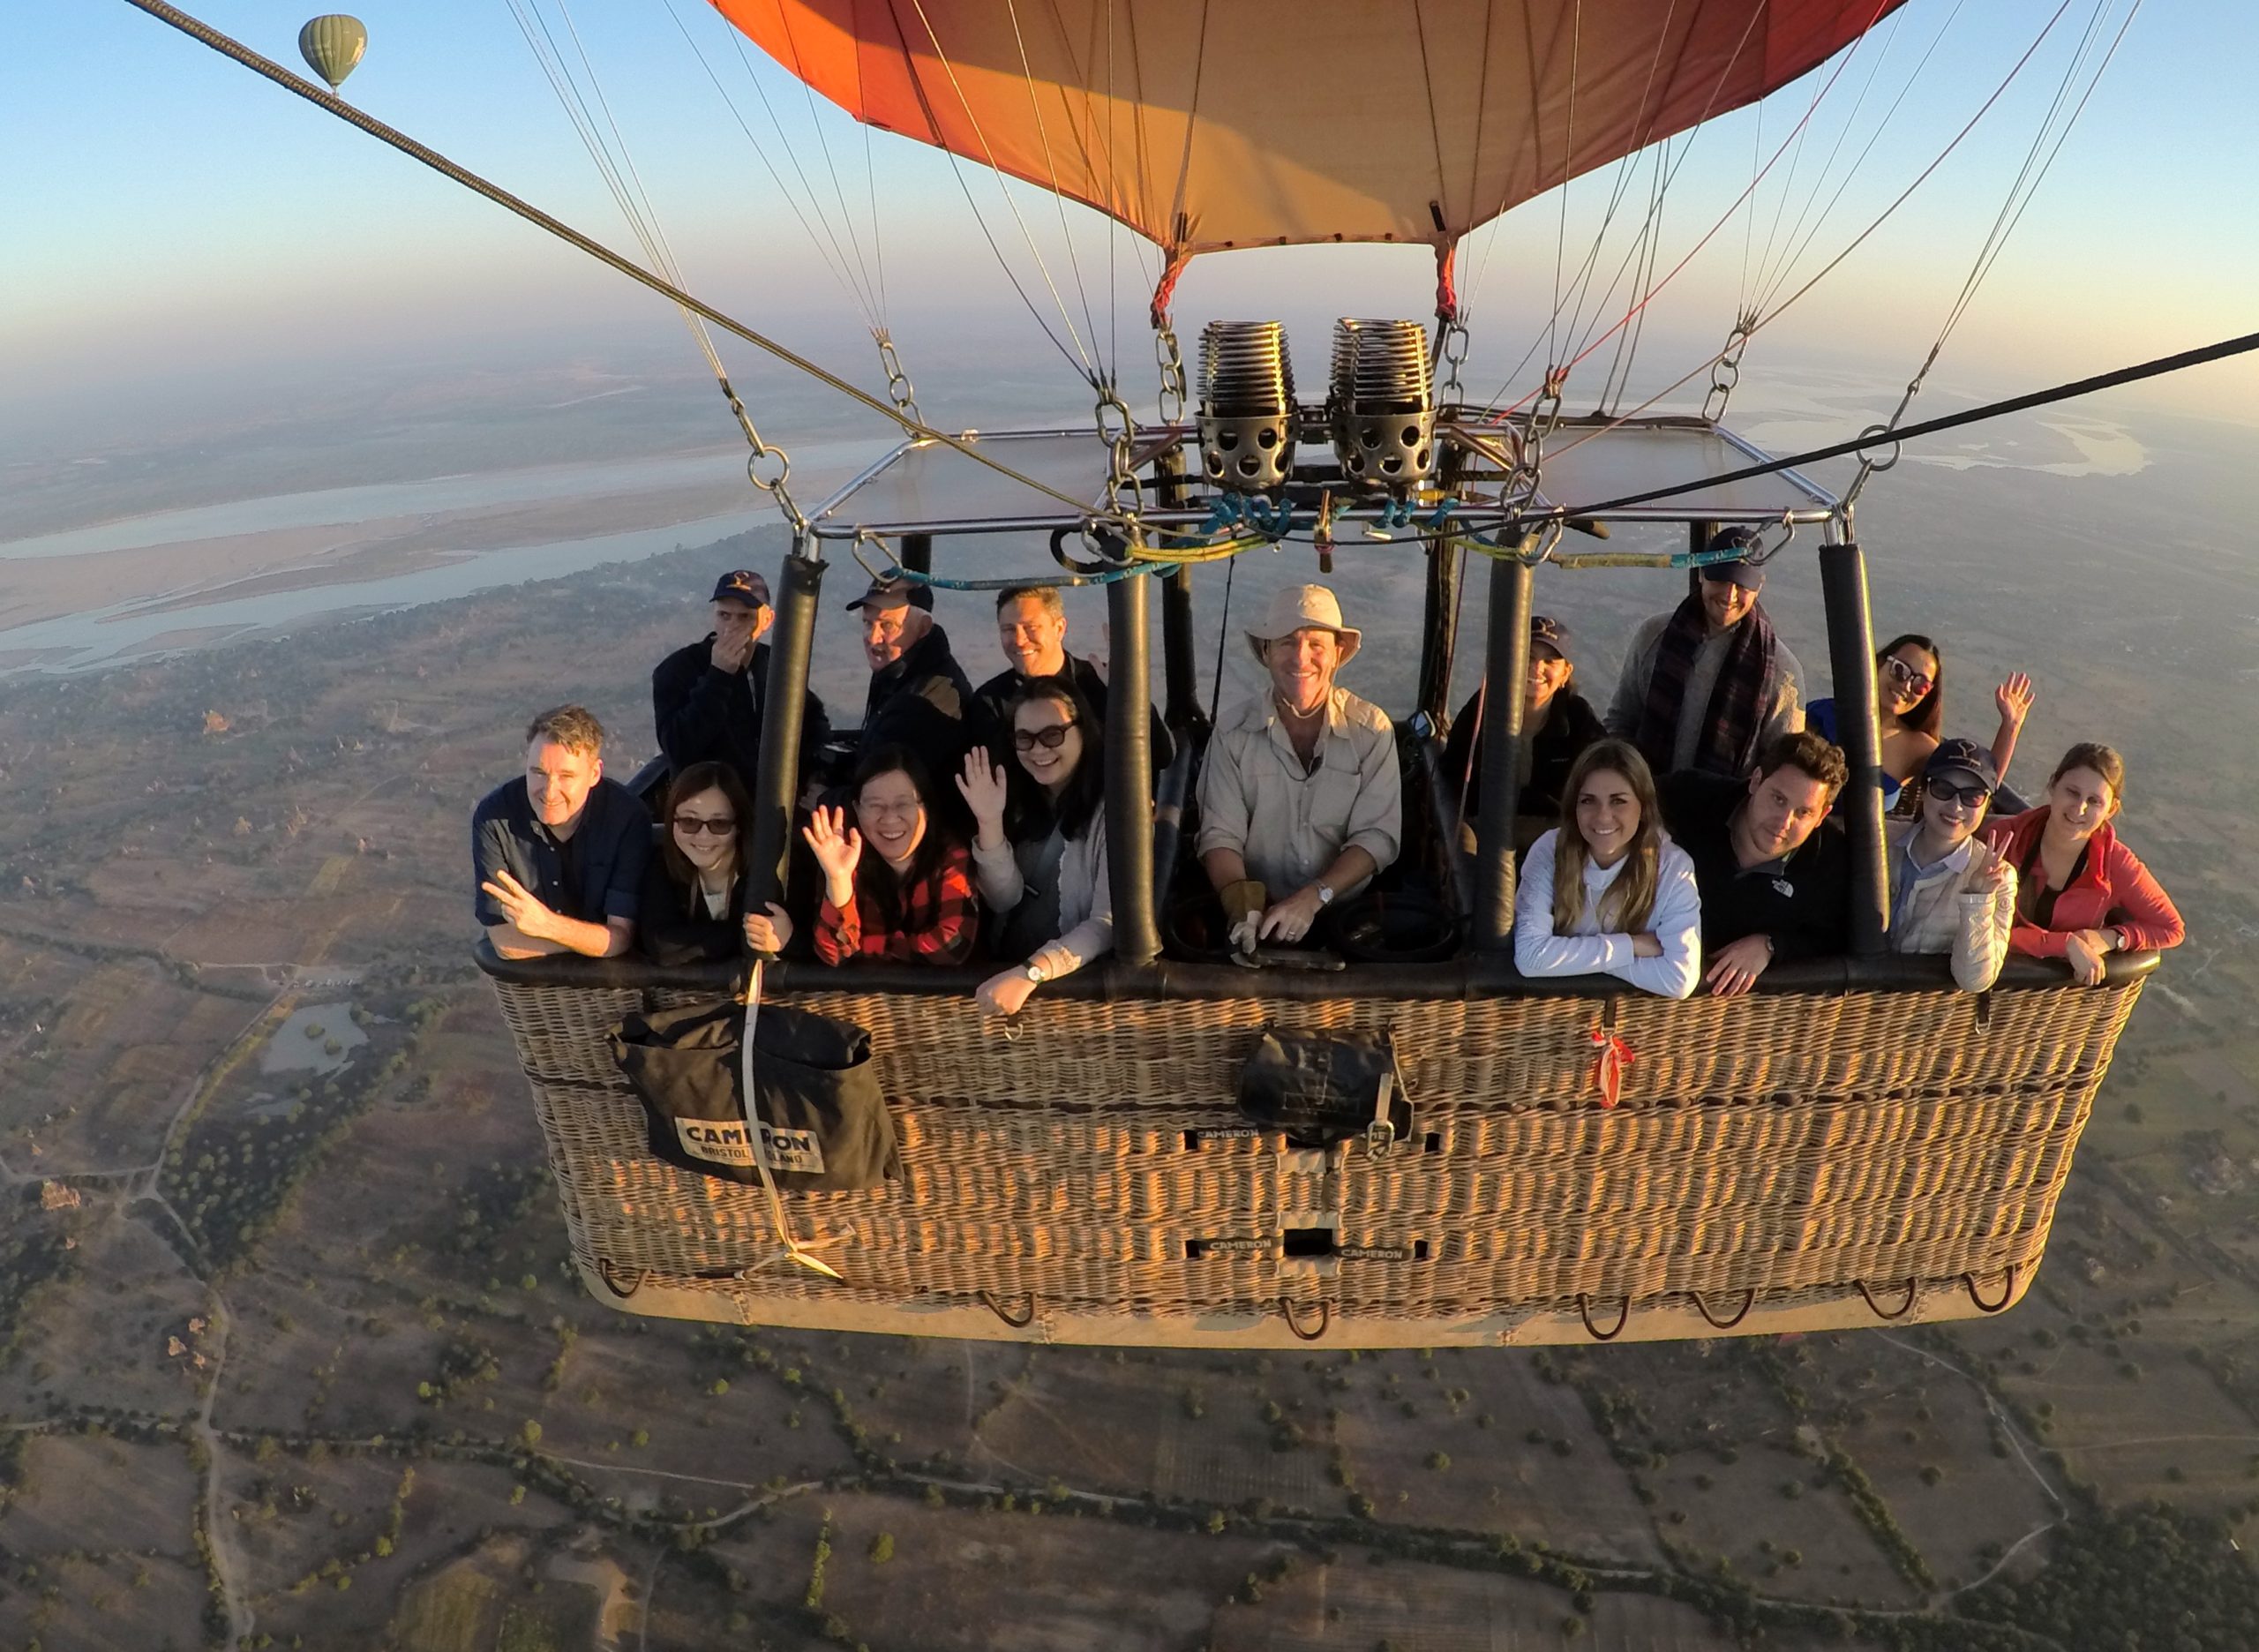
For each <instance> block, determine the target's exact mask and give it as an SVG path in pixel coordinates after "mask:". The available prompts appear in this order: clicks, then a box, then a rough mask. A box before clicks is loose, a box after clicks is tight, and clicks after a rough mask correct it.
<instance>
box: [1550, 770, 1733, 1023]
mask: <svg viewBox="0 0 2259 1652" xmlns="http://www.w3.org/2000/svg"><path fill="white" fill-rule="evenodd" d="M1514 965H1515V967H1516V968H1518V969H1520V971H1521V972H1522V973H1523V974H1525V975H1532V976H1544V975H1603V974H1604V975H1613V976H1615V977H1616V978H1617V980H1622V981H1625V982H1627V983H1629V984H1630V985H1632V986H1633V987H1638V988H1639V989H1640V991H1641V992H1650V993H1654V994H1656V995H1658V996H1661V997H1664V998H1685V997H1687V996H1689V995H1692V992H1693V991H1694V987H1695V983H1696V982H1697V981H1699V980H1700V979H1701V975H1702V901H1701V897H1700V894H1699V893H1698V892H1697V890H1696V889H1695V883H1694V862H1693V861H1692V860H1690V859H1689V858H1688V856H1687V853H1686V852H1685V850H1684V849H1681V848H1680V847H1679V846H1678V845H1677V844H1675V843H1673V842H1671V841H1670V837H1668V836H1666V835H1665V834H1664V831H1663V830H1662V810H1661V809H1660V808H1659V807H1657V805H1656V803H1655V777H1654V775H1652V774H1651V773H1649V772H1648V770H1647V759H1646V758H1644V757H1642V756H1640V753H1639V748H1638V747H1634V746H1633V745H1632V743H1631V742H1630V741H1628V740H1602V741H1600V742H1599V743H1598V744H1596V745H1594V746H1590V747H1587V748H1586V749H1585V752H1584V754H1583V755H1581V756H1580V757H1579V758H1578V759H1577V761H1576V765H1575V767H1573V768H1572V769H1571V770H1570V771H1569V780H1568V785H1566V786H1565V788H1564V790H1563V793H1562V798H1561V823H1560V824H1559V825H1558V826H1557V827H1555V828H1554V829H1553V830H1550V831H1549V832H1547V833H1546V834H1545V835H1544V836H1543V837H1540V838H1539V839H1538V840H1537V841H1536V842H1535V844H1533V845H1530V851H1529V858H1528V860H1526V861H1525V862H1524V863H1523V865H1522V869H1521V887H1520V892H1519V893H1518V894H1517V895H1516V896H1515V898H1514Z"/></svg>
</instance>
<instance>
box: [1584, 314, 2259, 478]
mask: <svg viewBox="0 0 2259 1652" xmlns="http://www.w3.org/2000/svg"><path fill="white" fill-rule="evenodd" d="M2253 350H2259V333H2247V334H2244V335H2243V336H2242V337H2241V338H2232V339H2223V340H2221V341H2220V342H2218V343H2217V344H2207V345H2205V346H2204V347H2203V349H2192V350H2183V351H2181V352H2180V354H2179V355H2178V356H2160V357H2158V358H2157V359H2156V360H2155V361H2147V362H2143V363H2142V364H2141V365H2139V366H2138V367H2120V368H2119V369H2118V370H2117V371H2116V372H2106V373H2098V374H2097V375H2096V376H2095V377H2093V378H2091V379H2077V380H2075V381H2074V382H2072V383H2070V384H2062V385H2057V386H2056V387H2054V388H2053V389H2052V390H2034V391H2032V392H2030V394H2027V395H2020V396H2015V397H2012V398H2010V399H2009V400H2008V401H2006V402H1986V403H1985V405H1984V406H1983V407H1979V408H1971V409H1969V410H1968V411H1967V412H1965V413H1948V414H1947V415H1946V416H1945V417H1942V418H1933V419H1925V420H1924V421H1923V422H1922V423H1921V424H1908V425H1904V426H1902V427H1900V428H1897V429H1885V430H1879V431H1874V432H1865V433H1862V434H1860V435H1857V436H1854V437H1852V438H1851V439H1850V440H1849V441H1840V442H1837V443H1835V446H1833V447H1815V448H1813V449H1812V450H1811V451H1810V452H1809V453H1800V454H1790V455H1789V456H1788V457H1787V458H1785V459H1774V460H1769V461H1767V462H1766V463H1764V464H1754V465H1745V466H1744V467H1743V468H1742V469H1738V470H1728V471H1726V472H1724V473H1723V474H1722V475H1720V476H1707V477H1697V478H1695V479H1694V480H1693V481H1691V482H1676V483H1673V484H1671V485H1670V486H1669V487H1660V488H1649V489H1648V490H1647V492H1644V493H1625V494H1622V495H1620V496H1618V497H1617V498H1615V499H1602V500H1600V501H1599V502H1597V503H1596V504H1590V505H1576V506H1572V507H1563V508H1561V509H1559V510H1557V511H1556V512H1555V513H1554V514H1557V515H1560V516H1597V515H1601V514H1604V513H1606V512H1609V511H1615V510H1623V509H1625V508H1627V507H1631V506H1633V505H1645V504H1647V503H1648V502H1649V501H1650V500H1653V499H1672V498H1675V497H1676V496H1677V495H1678V494H1681V493H1694V492H1700V491H1701V490H1702V489H1704V488H1709V487H1720V486H1722V485H1724V484H1726V483H1729V482H1745V481H1747V480H1748V479H1749V478H1750V477H1761V476H1770V475H1772V474H1773V473H1774V472H1775V471H1776V470H1792V469H1796V468H1797V466H1799V465H1808V464H1818V463H1819V462H1820V461H1821V460H1823V459H1841V458H1842V457H1843V455H1844V454H1855V453H1863V452H1865V450H1866V449H1868V448H1870V447H1883V446H1885V445H1886V444H1892V443H1897V442H1904V441H1911V440H1913V439H1914V438H1916V437H1918V436H1933V435H1935V434H1937V433H1938V432H1940V431H1949V430H1956V429H1958V428H1959V427H1960V426H1962V425H1963V424H1978V423H1979V422H1981V421H1983V420H1985V419H1991V418H2000V417H2005V416H2006V415H2008V414H2010V413H2021V412H2023V410H2024V409H2027V408H2036V407H2045V406H2047V405H2048V404H2049V403H2050V402H2068V401H2071V400H2073V399H2074V398H2075V397H2078V396H2083V395H2092V394H2095V393H2096V392H2098V391H2102V390H2114V389H2116V388H2117V387H2119V386H2120V385H2129V384H2139V383H2140V382H2141V381H2142V380H2143V379H2156V378H2160V377H2162V376H2163V375H2165V374H2166V373H2172V372H2180V371H2181V370H2182V369H2183V368H2187V367H2202V366H2203V365H2204V364H2206V363H2208V362H2216V361H2225V360H2227V359H2228V358H2229V357H2234V356H2244V355H2248V354H2249V353H2250V352H2251V351H2253Z"/></svg>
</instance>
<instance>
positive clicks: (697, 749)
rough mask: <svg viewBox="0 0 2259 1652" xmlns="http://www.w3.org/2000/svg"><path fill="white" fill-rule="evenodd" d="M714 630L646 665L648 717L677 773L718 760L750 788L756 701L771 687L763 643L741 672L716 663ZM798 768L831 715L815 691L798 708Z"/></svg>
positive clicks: (757, 727) (756, 743)
mask: <svg viewBox="0 0 2259 1652" xmlns="http://www.w3.org/2000/svg"><path fill="white" fill-rule="evenodd" d="M713 653H714V637H713V634H712V633H711V632H709V633H708V634H707V636H706V640H705V641H704V642H693V643H692V644H690V645H689V646H688V647H687V648H679V649H677V650H675V651H674V652H673V653H672V654H670V655H668V656H667V657H666V658H664V659H663V660H661V661H660V662H659V665H658V669H657V670H656V671H654V672H652V673H651V712H652V720H653V722H654V723H655V724H656V725H657V732H658V737H659V749H660V750H661V751H663V752H664V753H665V754H666V757H667V762H669V763H670V764H672V766H673V769H674V771H675V773H677V774H680V773H681V772H682V771H683V770H686V769H687V768H689V767H690V765H691V764H693V763H697V762H724V763H727V764H729V765H730V767H731V768H732V769H734V770H737V776H738V778H739V780H742V781H743V782H744V783H745V789H746V791H747V793H748V794H751V793H752V792H753V790H754V777H755V776H756V775H757V774H758V773H759V772H760V769H761V720H762V701H763V699H764V697H765V696H766V695H768V693H769V645H768V644H767V643H766V642H762V643H759V644H756V645H755V647H754V650H753V658H752V659H751V660H750V661H748V662H747V665H746V668H745V669H744V670H743V671H741V672H721V671H716V670H715V669H714V665H713ZM800 718H801V721H800V773H801V774H803V775H806V774H807V772H808V770H809V767H810V765H811V764H812V763H813V762H814V759H815V756H816V755H817V754H818V753H819V752H821V751H822V749H823V743H824V741H826V740H829V739H830V738H831V722H830V719H829V717H826V716H825V715H824V710H823V702H822V701H821V700H819V699H817V698H816V697H815V695H813V694H811V695H808V696H807V700H806V701H805V702H803V706H802V710H801V713H800Z"/></svg>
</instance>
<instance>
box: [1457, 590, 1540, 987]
mask: <svg viewBox="0 0 2259 1652" xmlns="http://www.w3.org/2000/svg"><path fill="white" fill-rule="evenodd" d="M1534 574H1535V569H1534V568H1532V567H1530V565H1529V564H1528V563H1527V562H1523V561H1509V560H1507V559H1505V558H1500V559H1498V560H1497V561H1496V562H1493V563H1492V564H1491V565H1490V634H1489V638H1488V643H1487V646H1486V648H1485V650H1484V652H1483V660H1482V684H1483V687H1482V792H1481V793H1480V796H1479V800H1478V801H1477V803H1476V805H1475V810H1476V814H1477V816H1478V819H1477V821H1476V838H1475V845H1476V846H1475V924H1474V928H1473V932H1472V934H1473V940H1474V943H1475V950H1476V951H1477V952H1490V953H1504V952H1505V951H1507V950H1509V949H1510V948H1511V947H1512V944H1513V927H1514V878H1513V861H1514V813H1515V810H1516V809H1517V808H1519V807H1520V803H1521V765H1520V763H1519V762H1517V761H1516V753H1515V747H1516V746H1517V745H1519V744H1520V740H1521V727H1522V715H1521V712H1522V704H1521V702H1522V691H1523V685H1524V680H1525V679H1527V677H1528V675H1529V593H1530V589H1531V585H1532V582H1533V576H1534Z"/></svg>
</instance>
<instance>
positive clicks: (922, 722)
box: [847, 580, 972, 806]
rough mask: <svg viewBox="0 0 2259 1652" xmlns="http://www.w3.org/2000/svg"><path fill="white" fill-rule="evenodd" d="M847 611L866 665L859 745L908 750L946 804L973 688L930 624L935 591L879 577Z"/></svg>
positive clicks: (965, 744) (963, 745)
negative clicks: (858, 630) (854, 618)
mask: <svg viewBox="0 0 2259 1652" xmlns="http://www.w3.org/2000/svg"><path fill="white" fill-rule="evenodd" d="M847 608H848V612H851V613H853V614H856V615H858V616H859V617H860V619H861V620H862V627H863V657H864V658H865V659H866V660H867V661H868V662H869V665H870V667H871V687H870V693H869V694H868V695H866V696H865V697H864V701H863V732H862V741H861V743H862V749H863V750H864V751H866V752H871V751H876V750H877V749H878V748H879V747H882V746H905V747H909V749H910V750H911V751H912V753H914V754H915V755H917V757H918V758H919V760H920V761H921V762H923V763H924V764H925V765H926V769H927V774H928V775H929V777H931V778H932V781H933V783H934V790H935V791H936V792H939V793H940V799H939V800H940V801H941V802H942V804H943V805H944V806H946V805H947V804H948V803H949V801H950V800H953V799H954V798H956V796H957V786H956V784H955V782H956V778H957V769H958V767H959V766H960V765H961V764H962V763H963V762H964V754H965V753H966V752H967V751H968V750H970V749H971V748H972V728H971V725H970V723H969V722H968V720H967V719H968V718H969V717H970V716H971V715H972V684H971V683H969V682H967V681H966V680H965V676H964V668H963V667H962V666H960V665H958V664H957V657H956V656H954V655H952V654H951V653H950V652H949V634H948V633H947V632H945V631H943V630H942V628H941V627H939V626H937V625H935V624H934V588H933V587H932V586H930V585H920V584H919V583H917V582H914V581H911V580H881V581H880V582H877V583H876V584H874V585H873V586H872V587H871V588H870V589H868V590H867V591H865V592H864V593H863V594H862V595H861V596H860V597H857V598H856V599H855V600H854V601H853V602H851V603H849V604H847ZM932 801H934V800H932V799H929V800H928V802H929V803H930V802H932Z"/></svg>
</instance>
